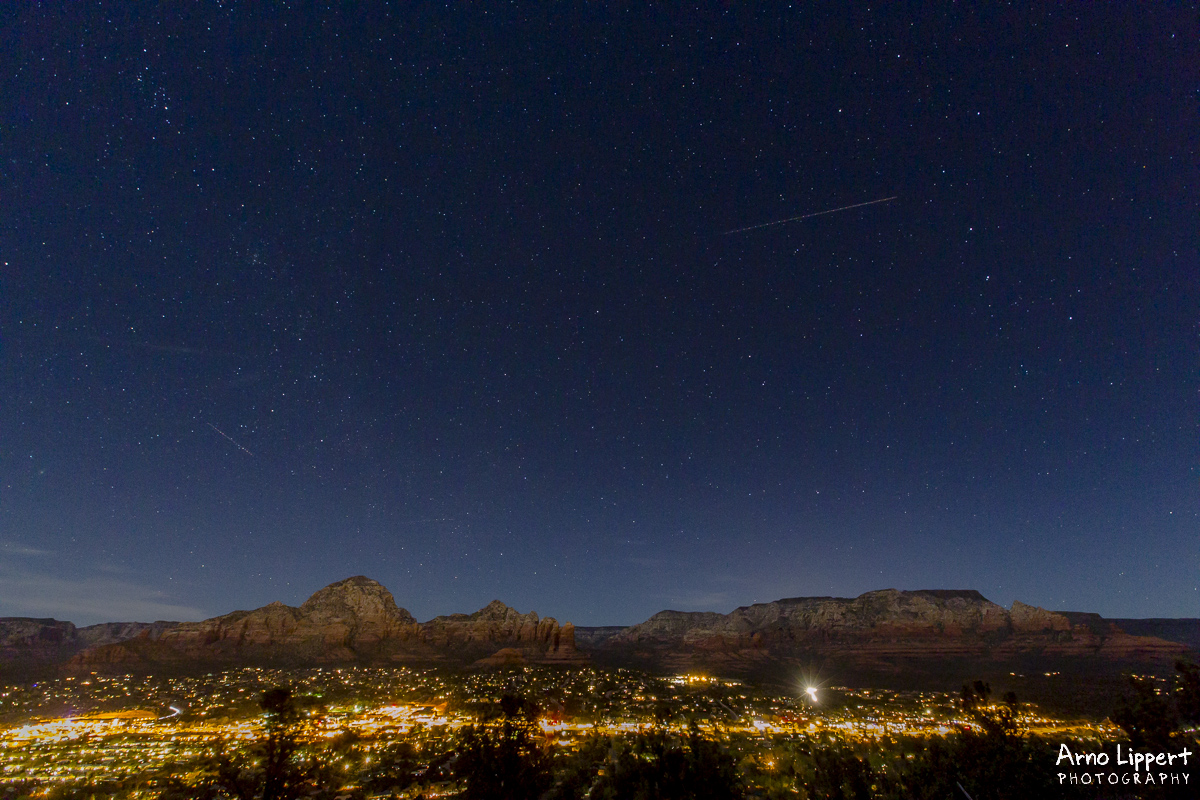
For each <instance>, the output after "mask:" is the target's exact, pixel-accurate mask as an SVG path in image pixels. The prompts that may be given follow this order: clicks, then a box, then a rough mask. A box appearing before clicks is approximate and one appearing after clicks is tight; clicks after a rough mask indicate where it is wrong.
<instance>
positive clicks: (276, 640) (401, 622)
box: [69, 576, 583, 671]
mask: <svg viewBox="0 0 1200 800" xmlns="http://www.w3.org/2000/svg"><path fill="white" fill-rule="evenodd" d="M504 648H509V649H514V650H515V651H517V652H519V653H520V654H521V656H522V659H523V660H525V661H527V662H532V663H536V662H542V661H553V662H562V661H566V662H570V661H575V660H579V659H581V658H583V656H581V655H580V654H579V653H578V651H576V650H575V640H574V628H573V627H572V626H571V625H570V624H569V623H568V624H567V625H565V626H560V625H559V624H558V622H556V621H555V620H554V619H551V618H546V619H542V620H539V619H538V616H537V614H535V613H532V612H531V613H529V614H520V613H518V612H517V611H515V610H513V609H511V608H509V607H508V606H506V605H504V604H503V603H501V602H500V601H498V600H497V601H494V602H492V603H491V604H489V605H488V606H487V607H485V608H483V609H481V610H480V611H477V612H475V613H474V614H453V615H451V616H449V617H437V618H435V619H433V620H430V621H429V622H426V623H424V624H421V623H418V622H417V621H416V619H414V618H413V616H412V614H410V613H409V612H408V611H407V610H405V609H403V608H400V607H399V606H397V605H396V601H395V599H394V598H393V597H392V594H391V592H389V591H388V590H387V589H385V588H384V587H383V586H382V585H380V584H379V583H377V582H376V581H373V580H371V579H370V578H365V577H362V576H357V577H354V578H347V579H346V580H343V581H338V582H337V583H333V584H330V585H329V586H326V587H325V588H324V589H321V590H319V591H317V592H316V593H315V594H313V595H312V597H310V598H308V600H306V601H304V603H303V604H302V605H300V607H299V608H293V607H291V606H287V605H284V604H283V603H278V602H276V603H271V604H270V605H267V606H263V607H262V608H258V609H255V610H253V611H234V612H233V613H231V614H225V615H224V616H220V617H214V618H212V619H207V620H204V621H202V622H182V623H175V624H173V625H171V626H170V627H168V628H166V629H163V630H161V631H158V632H155V633H152V632H149V631H144V632H141V633H140V635H135V636H133V637H131V638H128V639H126V640H124V641H120V642H116V643H111V644H104V645H101V646H97V647H91V648H88V649H85V650H83V651H82V652H80V653H78V654H77V655H76V656H75V657H74V658H72V659H71V661H70V662H69V667H70V668H71V669H72V670H76V671H82V670H88V669H98V668H99V669H113V668H129V669H134V668H141V667H146V666H150V665H157V666H163V667H175V668H180V669H183V668H187V667H188V666H190V665H222V664H239V665H241V664H274V665H299V664H334V663H395V662H406V661H417V662H425V661H429V662H436V661H448V662H453V663H471V662H473V661H476V660H479V659H481V658H484V657H486V656H489V655H491V654H493V653H495V652H497V651H498V650H501V649H504Z"/></svg>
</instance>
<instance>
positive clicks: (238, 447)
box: [205, 422, 254, 456]
mask: <svg viewBox="0 0 1200 800" xmlns="http://www.w3.org/2000/svg"><path fill="white" fill-rule="evenodd" d="M205 424H207V425H208V427H210V428H212V429H213V430H214V431H216V432H217V433H219V434H221V435H222V436H224V437H225V438H226V439H228V440H229V441H231V442H233V446H234V447H236V448H237V449H238V450H241V451H242V452H243V453H245V454H246V455H248V456H252V455H254V453H251V452H250V451H249V450H247V449H246V448H244V447H242V446H241V445H240V444H238V443H237V442H235V441H234V440H233V437H232V436H229V435H228V434H227V433H225V431H223V430H221V429H220V428H218V427H217V426H216V425H213V424H212V423H211V422H208V423H205Z"/></svg>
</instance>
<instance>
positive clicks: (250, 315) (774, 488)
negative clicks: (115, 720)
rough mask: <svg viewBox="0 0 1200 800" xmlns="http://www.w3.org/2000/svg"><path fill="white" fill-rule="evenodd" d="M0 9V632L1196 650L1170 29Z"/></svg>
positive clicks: (1182, 118) (1177, 86)
mask: <svg viewBox="0 0 1200 800" xmlns="http://www.w3.org/2000/svg"><path fill="white" fill-rule="evenodd" d="M0 14H3V18H4V19H3V25H0V30H3V31H4V33H3V37H4V40H3V41H4V44H5V46H4V47H3V48H0V53H2V55H0V70H2V74H3V75H4V81H3V83H2V84H0V95H2V96H0V99H2V100H3V102H0V108H3V109H4V112H3V113H4V131H5V133H4V135H3V138H2V140H0V155H2V156H3V158H2V159H0V186H3V187H4V188H3V195H4V202H3V203H0V296H2V297H3V303H0V397H2V398H3V400H0V614H6V615H25V616H55V617H58V618H60V619H70V620H72V621H74V622H76V623H89V622H96V621H101V620H116V619H153V618H167V619H185V618H201V617H204V616H209V615H214V614H218V613H225V612H227V611H230V610H232V609H234V608H249V607H255V606H259V605H263V604H265V603H267V602H270V601H272V600H283V601H284V602H288V603H292V604H295V603H299V602H300V601H302V600H303V599H304V598H305V597H307V596H308V595H309V594H310V593H311V592H313V591H315V590H316V589H317V588H319V587H321V586H323V585H325V584H327V583H329V582H332V581H334V580H338V579H341V578H344V577H347V576H349V575H355V574H366V575H369V576H370V577H373V578H375V579H377V580H379V581H380V582H382V583H383V584H384V585H385V586H387V587H388V588H389V589H391V590H392V592H393V593H394V594H395V595H396V599H397V602H398V603H399V604H400V605H401V606H404V607H406V608H408V609H410V610H411V611H412V612H413V613H414V614H415V615H416V616H417V617H418V618H421V619H426V618H429V617H432V616H434V615H435V614H442V613H450V612H452V611H470V610H474V609H476V608H479V607H481V606H482V605H484V604H486V603H487V602H488V601H490V600H491V599H493V598H497V597H498V598H500V599H502V600H504V601H505V602H507V603H509V604H510V605H513V606H516V607H518V608H520V609H521V610H522V611H524V610H528V609H530V608H533V609H536V610H537V611H538V612H539V613H542V614H549V615H554V616H556V617H558V618H559V619H564V620H567V619H569V620H571V621H573V622H575V623H576V624H583V625H589V624H593V625H594V624H618V623H623V624H630V623H633V622H637V621H640V620H642V619H644V618H645V617H647V616H649V615H650V614H652V613H654V612H655V611H658V610H660V609H663V608H678V609H685V610H692V609H706V610H708V609H711V610H719V611H728V610H730V609H732V608H734V607H736V606H738V605H743V604H747V603H751V602H757V601H768V600H772V599H776V598H779V597H787V596H798V595H856V594H859V593H861V592H864V591H868V590H872V589H878V588H887V587H895V588H901V589H919V588H973V589H978V590H980V591H981V592H983V593H984V595H985V596H987V597H988V598H989V599H991V600H994V601H996V602H1000V603H1002V604H1005V605H1008V604H1010V603H1011V602H1012V601H1013V600H1014V599H1020V600H1022V601H1023V602H1027V603H1032V604H1036V605H1041V606H1044V607H1047V608H1053V609H1067V610H1085V611H1097V612H1100V613H1103V614H1105V615H1108V616H1116V617H1135V616H1162V617H1170V616H1197V615H1198V611H1200V603H1198V600H1200V598H1198V583H1197V578H1198V575H1200V573H1198V569H1197V567H1198V565H1200V538H1198V537H1197V535H1196V534H1197V531H1198V530H1200V525H1198V520H1197V507H1198V506H1197V500H1200V497H1198V495H1197V482H1196V478H1197V475H1196V463H1197V433H1198V431H1197V416H1196V406H1195V364H1196V363H1197V356H1198V355H1200V353H1198V352H1197V339H1196V336H1195V333H1196V308H1197V305H1196V299H1197V291H1196V289H1197V275H1200V270H1198V266H1200V263H1198V262H1200V259H1198V248H1197V227H1196V219H1197V198H1196V194H1195V187H1196V185H1197V174H1196V163H1197V160H1196V155H1197V134H1196V131H1197V130H1200V128H1198V127H1197V124H1196V122H1197V120H1196V113H1195V110H1196V105H1195V95H1194V91H1193V87H1192V86H1191V85H1190V84H1189V82H1188V81H1187V80H1186V78H1185V77H1184V76H1186V75H1190V74H1192V73H1193V72H1194V66H1195V64H1196V63H1197V56H1198V52H1197V45H1196V42H1195V36H1194V32H1195V30H1196V23H1197V20H1196V14H1195V9H1185V8H1179V7H1144V6H1143V7H1139V8H1137V9H1134V8H1132V7H1130V8H1124V7H1114V8H1091V7H1082V6H1081V7H1077V8H1075V7H1072V8H1066V7H1062V8H1057V7H1040V8H1034V9H1020V8H1009V7H1004V8H1000V7H996V8H989V9H946V10H940V11H932V12H926V11H921V12H917V11H914V10H913V9H909V8H884V9H882V10H879V9H867V8H866V7H862V8H856V9H852V10H840V9H839V10H835V9H821V8H806V7H801V8H792V7H788V6H786V5H778V6H772V7H770V8H765V7H756V8H754V9H737V8H734V9H724V8H721V9H717V8H712V9H708V10H704V11H676V10H667V9H661V8H655V9H642V10H637V11H634V10H628V9H614V8H607V7H593V6H570V7H558V6H556V7H554V8H553V9H550V8H549V7H546V8H541V9H530V8H521V7H509V6H505V7H499V6H493V5H492V4H488V5H487V7H486V8H469V7H451V8H433V7H427V6H421V7H418V8H413V7H410V6H408V5H385V4H380V5H378V6H376V7H372V8H371V9H367V10H364V9H357V8H354V7H351V6H344V7H338V8H336V9H333V10H329V9H319V8H316V7H312V6H307V5H292V6H284V5H278V6H271V7H269V8H259V7H255V6H241V5H236V4H228V3H214V2H209V3H200V4H195V5H193V6H188V7H186V8H183V7H180V8H175V7H170V6H166V7H161V8H150V7H142V6H138V5H133V6H129V5H121V4H111V5H106V6H100V7H94V8H87V9H84V8H80V7H76V6H73V5H66V6H62V7H57V8H50V7H40V8H33V7H28V8H27V7H24V6H18V7H14V8H10V9H7V10H5V11H3V12H0ZM892 196H895V197H896V199H895V200H892V201H890V202H887V203H881V204H877V205H871V206H864V207H859V208H850V209H847V210H844V211H839V212H838V213H835V214H828V215H823V216H817V217H813V218H809V219H803V220H795V221H793V222H789V223H786V224H780V225H774V226H771V227H766V228H762V229H757V230H746V231H742V232H740V233H736V234H729V235H725V234H726V232H728V231H732V230H735V229H741V228H745V227H748V226H754V225H758V224H761V223H765V222H771V221H775V220H782V219H786V218H790V217H797V216H802V215H808V214H814V213H817V212H822V211H826V210H830V209H837V208H841V207H845V206H852V205H855V204H860V203H866V202H867V201H871V200H875V199H878V198H885V197H892Z"/></svg>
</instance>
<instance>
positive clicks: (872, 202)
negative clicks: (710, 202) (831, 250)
mask: <svg viewBox="0 0 1200 800" xmlns="http://www.w3.org/2000/svg"><path fill="white" fill-rule="evenodd" d="M899 196H900V195H895V196H893V197H884V198H883V199H881V200H868V201H867V202H865V203H855V204H854V205H852V206H842V207H841V208H831V209H829V210H828V211H817V212H815V213H812V214H801V215H800V216H798V217H788V218H787V219H777V220H775V221H774V222H762V223H759V224H758V225H748V226H747V227H745V228H736V229H734V230H732V231H725V232H724V233H723V234H721V235H722V236H729V235H730V234H732V233H745V232H746V231H753V230H757V229H759V228H767V227H770V226H771V225H782V224H783V223H785V222H795V221H796V220H798V219H808V218H809V217H821V216H824V215H825V214H836V213H837V212H839V211H849V210H850V209H852V208H862V207H863V206H873V205H875V204H876V203H886V202H887V201H889V200H895V199H896V198H897V197H899Z"/></svg>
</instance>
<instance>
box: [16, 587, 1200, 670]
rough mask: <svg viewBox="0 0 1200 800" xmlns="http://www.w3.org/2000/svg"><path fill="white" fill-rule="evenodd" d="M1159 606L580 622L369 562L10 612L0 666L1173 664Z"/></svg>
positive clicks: (853, 603)
mask: <svg viewBox="0 0 1200 800" xmlns="http://www.w3.org/2000/svg"><path fill="white" fill-rule="evenodd" d="M1126 622H1130V621H1126ZM1133 622H1136V621H1133ZM1152 622H1154V624H1152V625H1149V626H1142V627H1141V628H1140V629H1138V631H1137V632H1136V633H1135V632H1132V631H1127V630H1125V629H1123V628H1122V627H1121V626H1119V625H1118V624H1116V622H1115V621H1113V620H1107V619H1105V618H1103V617H1101V616H1099V615H1098V614H1090V613H1086V612H1055V611H1048V610H1046V609H1043V608H1039V607H1036V606H1031V605H1027V604H1025V603H1022V602H1020V601H1014V602H1013V604H1012V606H1011V608H1008V609H1005V608H1004V607H1003V606H1000V605H997V604H995V603H992V602H991V601H989V600H988V599H987V598H986V597H984V596H983V595H982V594H981V593H980V592H978V591H976V590H973V589H925V590H912V591H901V590H898V589H882V590H877V591H872V592H866V593H864V594H862V595H859V596H858V597H854V598H838V597H789V598H781V599H779V600H775V601H771V602H766V603H753V604H750V605H745V606H740V607H738V608H736V609H734V610H733V611H731V612H729V613H728V614H721V613H719V612H712V611H675V610H664V611H660V612H658V613H656V614H653V615H651V616H650V617H649V618H648V619H646V620H645V621H643V622H640V623H638V624H636V625H630V626H599V627H583V628H578V629H577V628H575V626H574V625H572V624H571V623H570V622H564V623H561V624H560V623H559V622H558V621H557V620H556V619H554V618H553V617H539V615H538V614H537V613H536V612H533V611H530V612H529V613H526V614H522V613H520V612H518V611H517V610H516V609H513V608H511V607H509V606H507V605H505V604H504V603H503V602H501V601H499V600H493V601H492V602H490V603H488V604H487V605H486V606H484V607H483V608H481V609H479V610H477V611H474V612H471V613H465V614H464V613H455V614H448V615H439V616H436V617H434V618H432V619H430V620H428V621H426V622H419V621H417V620H416V618H414V617H413V615H412V614H411V613H409V612H408V610H407V609H404V608H402V607H400V606H399V605H397V603H396V601H395V598H394V597H393V595H392V594H391V592H390V591H388V589H386V588H385V587H384V586H383V585H382V584H380V583H378V582H377V581H374V580H372V579H371V578H367V577H365V576H361V575H358V576H353V577H351V578H346V579H344V580H341V581H336V582H334V583H331V584H329V585H328V586H325V587H323V588H321V589H318V590H317V591H316V592H314V593H313V594H312V595H311V596H309V597H308V598H307V599H306V600H305V601H304V602H303V603H301V604H300V605H299V606H288V605H285V604H283V603H281V602H278V601H276V602H273V603H269V604H267V605H265V606H262V607H260V608H257V609H251V610H237V611H232V612H230V613H228V614H223V615H219V616H216V617H212V618H209V619H206V620H201V621H199V622H165V621H158V622H154V623H102V624H100V625H93V626H87V627H85V628H76V627H75V626H74V625H73V624H72V623H69V622H61V621H58V620H53V619H38V618H29V617H11V618H0V672H7V673H10V674H13V673H17V672H20V671H21V670H22V669H26V670H42V671H45V670H47V669H59V670H66V671H69V672H85V671H100V670H109V671H111V670H148V669H168V668H170V669H181V670H186V669H194V668H208V667H222V666H233V665H238V666H240V665H302V664H340V663H371V664H396V663H434V664H437V663H441V664H449V665H457V666H468V665H476V666H487V665H495V664H514V663H547V664H578V663H584V662H586V661H588V660H589V659H592V660H595V661H596V662H597V663H603V664H614V665H621V664H625V665H633V666H640V667H645V668H649V669H655V670H674V671H680V670H709V671H719V672H728V673H744V674H752V673H755V672H760V671H762V670H765V669H771V668H774V667H778V666H781V665H788V664H792V665H795V664H800V663H811V662H813V661H814V660H816V661H823V662H826V663H836V664H839V665H841V667H842V668H844V669H845V670H847V671H848V672H855V671H858V672H863V673H871V674H897V673H900V672H905V671H908V672H920V671H922V670H929V669H935V668H939V667H941V666H945V665H946V664H949V663H956V662H962V663H967V662H970V663H974V664H978V665H986V666H989V667H996V668H1000V667H1004V666H1005V665H1009V666H1014V665H1020V666H1022V667H1024V666H1029V665H1031V664H1035V662H1036V663H1038V664H1040V663H1043V662H1044V663H1046V664H1051V665H1061V664H1066V665H1068V666H1071V667H1072V668H1076V669H1079V668H1087V669H1102V668H1103V669H1109V670H1111V669H1116V668H1118V667H1120V666H1122V665H1142V666H1145V665H1150V666H1161V665H1164V664H1168V663H1173V660H1174V659H1177V658H1182V657H1186V656H1188V655H1190V654H1191V651H1190V649H1189V647H1190V648H1191V649H1194V645H1193V644H1192V643H1191V638H1188V637H1194V633H1195V631H1196V630H1198V629H1200V620H1193V621H1188V620H1174V621H1172V620H1156V621H1152ZM1191 623H1196V624H1194V625H1193V624H1191ZM1134 627H1136V626H1134ZM1154 632H1166V633H1167V634H1168V635H1173V632H1179V633H1180V637H1179V638H1184V639H1185V640H1184V641H1183V642H1180V641H1172V640H1171V639H1169V638H1162V637H1159V636H1153V635H1146V634H1147V633H1154Z"/></svg>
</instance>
